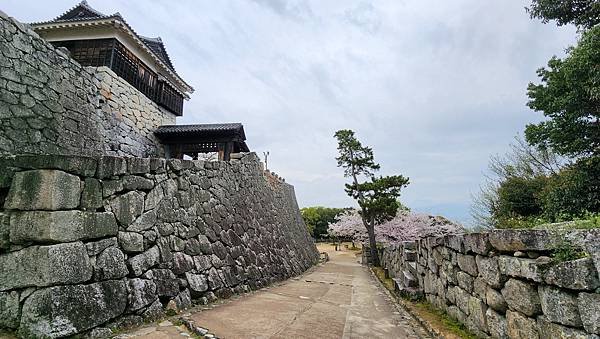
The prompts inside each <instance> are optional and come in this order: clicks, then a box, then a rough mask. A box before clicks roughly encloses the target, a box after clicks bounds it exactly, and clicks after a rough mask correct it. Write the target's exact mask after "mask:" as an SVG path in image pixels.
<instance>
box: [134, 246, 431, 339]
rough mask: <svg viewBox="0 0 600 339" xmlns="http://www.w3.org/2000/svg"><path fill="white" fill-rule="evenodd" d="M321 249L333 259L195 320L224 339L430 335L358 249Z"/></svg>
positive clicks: (162, 332) (172, 330) (151, 332)
mask: <svg viewBox="0 0 600 339" xmlns="http://www.w3.org/2000/svg"><path fill="white" fill-rule="evenodd" d="M325 246H326V247H321V248H320V250H321V251H323V250H326V251H327V252H328V253H329V258H330V260H329V261H328V262H327V263H325V264H322V265H319V266H317V267H316V268H314V269H312V270H310V271H309V272H307V273H305V274H304V275H302V276H300V277H297V278H293V279H290V280H288V281H286V282H283V283H281V284H278V285H275V286H272V287H270V288H264V289H262V290H260V291H257V292H255V293H250V294H248V295H244V296H241V297H238V298H235V299H231V300H228V301H225V302H224V303H222V304H218V305H215V306H213V307H211V308H209V309H205V310H201V311H196V312H194V313H192V314H191V316H190V318H192V319H193V320H194V323H195V324H196V325H197V326H201V327H204V328H208V329H209V330H210V332H211V333H214V334H216V335H217V336H219V337H220V338H225V339H230V338H272V339H275V338H323V339H325V338H336V339H337V338H343V339H350V338H428V336H427V332H425V330H424V329H423V328H422V327H420V326H419V325H418V323H416V322H415V321H414V319H412V318H411V316H410V315H409V314H408V313H406V312H405V311H403V310H402V309H397V308H396V307H395V305H394V304H393V303H392V302H391V300H390V299H389V297H388V294H387V293H386V292H385V291H383V290H382V288H381V287H380V284H379V283H378V282H377V281H375V279H376V278H374V277H373V276H372V274H371V273H370V271H369V269H368V268H367V267H364V266H362V265H360V264H359V263H358V260H357V258H356V256H355V253H354V252H351V251H348V250H345V251H338V252H335V251H333V249H332V248H331V247H330V246H327V245H325ZM176 333H178V334H177V335H181V337H184V336H187V335H186V334H185V333H184V331H183V327H182V326H181V327H175V326H154V327H151V328H145V329H140V330H138V331H136V332H134V333H131V334H130V335H129V336H128V337H137V338H148V339H150V338H166V337H173V335H175V334H176Z"/></svg>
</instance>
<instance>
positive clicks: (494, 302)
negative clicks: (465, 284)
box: [485, 287, 508, 313]
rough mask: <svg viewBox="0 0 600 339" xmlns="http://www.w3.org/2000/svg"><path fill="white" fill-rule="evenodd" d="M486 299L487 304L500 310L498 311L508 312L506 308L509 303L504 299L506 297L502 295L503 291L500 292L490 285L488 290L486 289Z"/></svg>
mask: <svg viewBox="0 0 600 339" xmlns="http://www.w3.org/2000/svg"><path fill="white" fill-rule="evenodd" d="M485 296H486V299H485V300H486V301H487V304H488V305H489V306H490V307H491V308H493V309H494V310H496V311H498V312H502V313H504V312H506V309H507V308H508V305H507V304H506V301H505V300H504V297H503V296H502V293H500V292H498V291H497V290H495V289H493V288H491V287H488V288H487V291H486V294H485Z"/></svg>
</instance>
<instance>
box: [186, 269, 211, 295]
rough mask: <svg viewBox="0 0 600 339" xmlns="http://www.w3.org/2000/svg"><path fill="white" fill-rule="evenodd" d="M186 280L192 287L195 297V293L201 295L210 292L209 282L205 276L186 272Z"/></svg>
mask: <svg viewBox="0 0 600 339" xmlns="http://www.w3.org/2000/svg"><path fill="white" fill-rule="evenodd" d="M185 278H186V279H187V281H188V284H189V286H190V292H191V293H192V296H194V292H196V293H201V292H206V291H208V280H207V279H206V276H204V275H203V274H193V273H189V272H186V273H185Z"/></svg>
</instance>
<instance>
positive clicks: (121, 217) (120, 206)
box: [110, 191, 144, 227]
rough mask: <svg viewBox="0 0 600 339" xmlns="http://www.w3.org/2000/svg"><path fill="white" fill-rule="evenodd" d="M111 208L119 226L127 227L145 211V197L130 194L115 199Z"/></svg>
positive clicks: (111, 203)
mask: <svg viewBox="0 0 600 339" xmlns="http://www.w3.org/2000/svg"><path fill="white" fill-rule="evenodd" d="M110 207H111V209H112V211H113V212H114V213H115V217H117V220H118V221H119V224H121V225H123V226H125V227H127V226H129V225H130V224H131V223H132V222H133V221H134V220H135V219H136V218H137V217H139V216H140V215H141V214H142V212H143V211H144V196H143V195H142V194H140V193H138V192H135V191H133V192H129V193H125V194H123V195H120V196H118V197H116V198H114V199H113V200H112V201H111V202H110Z"/></svg>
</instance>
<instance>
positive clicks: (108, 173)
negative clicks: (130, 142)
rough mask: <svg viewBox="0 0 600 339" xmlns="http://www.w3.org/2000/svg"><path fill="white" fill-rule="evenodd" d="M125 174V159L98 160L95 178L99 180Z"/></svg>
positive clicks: (102, 158)
mask: <svg viewBox="0 0 600 339" xmlns="http://www.w3.org/2000/svg"><path fill="white" fill-rule="evenodd" d="M125 172H127V161H126V160H125V158H119V157H112V156H104V157H101V158H100V159H98V170H97V171H96V177H97V178H99V179H104V178H110V177H113V176H116V175H121V174H125Z"/></svg>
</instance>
